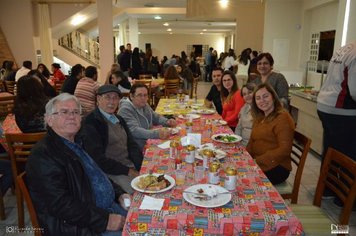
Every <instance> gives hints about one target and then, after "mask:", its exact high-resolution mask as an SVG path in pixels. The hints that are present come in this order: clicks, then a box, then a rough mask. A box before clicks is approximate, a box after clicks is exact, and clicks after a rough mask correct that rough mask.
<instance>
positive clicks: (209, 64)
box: [205, 47, 214, 82]
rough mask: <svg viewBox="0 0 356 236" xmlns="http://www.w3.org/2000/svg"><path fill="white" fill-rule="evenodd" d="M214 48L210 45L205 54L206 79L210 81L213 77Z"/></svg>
mask: <svg viewBox="0 0 356 236" xmlns="http://www.w3.org/2000/svg"><path fill="white" fill-rule="evenodd" d="M213 50H214V48H212V47H210V48H209V50H208V52H207V53H206V54H205V81H206V82H209V81H212V79H211V71H212V69H213V68H212V66H213V60H212V56H213Z"/></svg>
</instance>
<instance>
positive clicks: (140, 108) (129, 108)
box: [118, 83, 177, 150]
mask: <svg viewBox="0 0 356 236" xmlns="http://www.w3.org/2000/svg"><path fill="white" fill-rule="evenodd" d="M147 100H148V88H147V86H146V85H144V84H141V83H136V84H134V85H132V87H131V90H130V99H121V101H120V106H119V113H118V114H119V115H120V116H121V117H122V118H124V120H125V121H126V123H127V126H128V127H129V129H130V131H131V133H132V136H133V137H134V139H135V141H136V143H137V144H138V145H139V147H140V149H141V150H143V148H144V146H145V144H146V141H147V139H158V138H160V139H167V138H168V137H169V135H170V132H169V131H168V130H167V129H163V128H160V129H154V130H153V129H152V127H153V126H154V125H163V126H170V127H175V126H176V125H177V123H176V121H175V120H174V119H167V118H165V117H164V116H162V115H160V114H158V113H156V112H155V111H153V110H152V108H151V107H150V106H149V105H148V103H147Z"/></svg>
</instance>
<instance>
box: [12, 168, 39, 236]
mask: <svg viewBox="0 0 356 236" xmlns="http://www.w3.org/2000/svg"><path fill="white" fill-rule="evenodd" d="M16 182H17V186H19V190H20V191H19V192H20V193H21V196H22V197H23V198H24V199H25V202H26V205H27V209H28V213H29V214H30V219H31V223H32V227H33V228H34V229H36V230H35V231H34V235H35V236H41V235H42V234H41V231H40V228H41V227H40V224H39V223H38V219H37V213H36V210H35V207H34V206H33V203H32V199H31V195H30V192H29V191H28V188H27V184H26V172H23V173H21V174H20V175H19V176H17V178H16Z"/></svg>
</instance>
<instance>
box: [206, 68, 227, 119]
mask: <svg viewBox="0 0 356 236" xmlns="http://www.w3.org/2000/svg"><path fill="white" fill-rule="evenodd" d="M223 72H224V71H223V69H222V68H218V67H217V68H214V69H213V72H212V78H213V85H212V86H211V88H210V91H209V93H208V95H206V98H205V102H204V103H205V106H206V107H209V108H211V107H213V104H214V106H215V109H216V111H217V113H219V114H220V115H221V114H222V103H221V95H220V91H221V78H222V75H223Z"/></svg>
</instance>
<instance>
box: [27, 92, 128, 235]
mask: <svg viewBox="0 0 356 236" xmlns="http://www.w3.org/2000/svg"><path fill="white" fill-rule="evenodd" d="M45 121H46V123H47V126H48V127H47V130H48V131H47V135H46V136H45V137H44V138H43V140H41V141H39V142H38V143H37V144H36V145H35V147H34V148H33V149H32V150H31V155H30V157H29V159H28V161H27V166H26V173H27V179H26V182H27V184H28V187H29V191H30V195H31V199H32V201H33V203H34V205H35V208H36V211H37V218H38V221H39V223H40V226H41V228H42V229H43V231H44V232H43V233H42V234H43V235H83V236H84V235H98V234H100V235H105V236H108V235H121V232H120V230H121V229H122V228H123V226H124V223H125V216H126V214H127V211H126V210H127V207H125V204H124V202H125V201H124V199H130V195H129V194H125V193H124V191H123V190H122V189H121V188H120V187H119V186H118V185H116V184H115V183H113V182H111V181H110V180H109V178H108V177H107V176H106V175H105V174H104V173H103V172H102V170H101V169H100V168H99V167H98V165H97V164H96V163H95V161H94V160H93V159H92V158H91V157H90V155H89V154H88V153H87V152H86V151H85V150H84V149H83V148H82V146H81V140H80V137H79V136H78V135H77V133H78V131H79V129H80V122H81V105H80V102H79V100H78V99H77V98H76V97H75V96H73V95H71V94H68V93H62V94H60V95H58V96H57V97H54V98H53V99H51V100H50V101H49V102H48V103H47V105H46V114H45Z"/></svg>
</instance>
